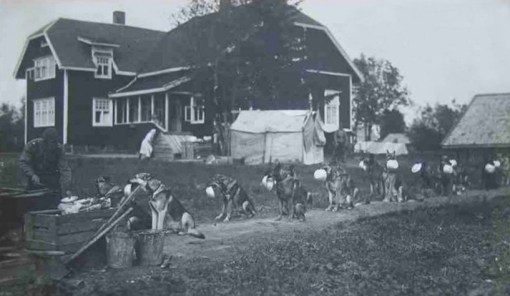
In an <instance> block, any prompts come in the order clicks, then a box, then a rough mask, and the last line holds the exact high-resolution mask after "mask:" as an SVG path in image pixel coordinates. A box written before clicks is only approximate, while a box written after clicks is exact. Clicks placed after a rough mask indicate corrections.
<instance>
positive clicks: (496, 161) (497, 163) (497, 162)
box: [492, 160, 501, 168]
mask: <svg viewBox="0 0 510 296" xmlns="http://www.w3.org/2000/svg"><path fill="white" fill-rule="evenodd" d="M492 163H493V164H494V166H495V167H496V168H499V167H500V166H501V162H500V161H499V160H495V161H493V162H492Z"/></svg>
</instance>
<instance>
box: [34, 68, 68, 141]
mask: <svg viewBox="0 0 510 296" xmlns="http://www.w3.org/2000/svg"><path fill="white" fill-rule="evenodd" d="M63 77H64V72H63V71H61V70H58V69H57V70H56V71H55V78H52V79H47V80H40V81H34V80H33V79H27V86H26V87H27V104H26V106H27V140H28V141H30V140H32V139H35V138H38V137H40V136H41V134H42V132H43V131H44V130H45V129H46V127H38V128H36V127H34V100H35V99H42V98H49V97H54V98H55V126H54V127H55V129H56V130H57V132H58V134H59V136H60V140H61V141H62V139H63V128H62V127H63V126H62V124H63V92H64V87H63V81H64V78H63Z"/></svg>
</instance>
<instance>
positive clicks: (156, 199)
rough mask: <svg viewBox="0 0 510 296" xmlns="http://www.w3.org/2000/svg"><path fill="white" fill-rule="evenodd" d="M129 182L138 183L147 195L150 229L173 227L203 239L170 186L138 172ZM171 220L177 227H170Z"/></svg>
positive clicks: (185, 233)
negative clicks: (150, 221)
mask: <svg viewBox="0 0 510 296" xmlns="http://www.w3.org/2000/svg"><path fill="white" fill-rule="evenodd" d="M130 183H131V184H138V185H139V186H141V187H142V189H144V190H145V191H146V192H147V193H148V195H149V201H148V204H149V208H150V210H151V216H152V229H153V230H164V229H174V230H176V232H178V233H179V234H180V235H190V236H193V237H196V238H201V239H204V238H205V236H204V235H203V234H202V233H201V232H200V231H198V230H197V229H196V224H195V220H194V219H193V216H192V215H191V214H190V213H189V211H187V210H186V208H184V206H183V205H182V204H181V202H180V201H179V200H178V199H177V198H175V197H174V196H173V194H172V191H171V190H170V188H168V187H166V186H165V185H164V184H163V183H162V182H161V181H160V180H157V179H153V178H152V177H150V175H149V174H138V175H136V176H135V178H133V179H131V180H130ZM172 222H176V223H177V227H175V228H174V227H172Z"/></svg>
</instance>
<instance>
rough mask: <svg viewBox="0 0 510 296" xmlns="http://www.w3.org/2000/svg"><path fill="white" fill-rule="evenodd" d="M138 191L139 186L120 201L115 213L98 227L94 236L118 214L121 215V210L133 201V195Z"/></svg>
mask: <svg viewBox="0 0 510 296" xmlns="http://www.w3.org/2000/svg"><path fill="white" fill-rule="evenodd" d="M139 189H140V186H138V187H136V188H135V190H133V192H131V194H130V195H129V196H128V197H127V198H125V199H124V200H123V201H121V204H120V205H119V207H118V208H117V210H116V211H115V213H113V215H112V216H111V217H110V219H108V221H106V222H105V223H104V224H103V225H101V227H99V229H98V230H97V231H96V234H98V233H99V232H101V231H102V230H103V229H104V228H105V227H106V226H107V225H108V224H110V222H112V221H113V219H115V218H116V217H117V216H118V215H119V214H120V213H122V210H123V209H124V208H125V207H126V205H127V204H128V203H129V202H130V201H131V200H133V198H134V196H135V193H137V192H138V190H139Z"/></svg>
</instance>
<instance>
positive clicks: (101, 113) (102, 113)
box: [92, 98, 113, 126]
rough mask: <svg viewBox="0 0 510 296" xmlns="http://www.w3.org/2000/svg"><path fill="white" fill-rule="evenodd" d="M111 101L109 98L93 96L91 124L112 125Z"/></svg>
mask: <svg viewBox="0 0 510 296" xmlns="http://www.w3.org/2000/svg"><path fill="white" fill-rule="evenodd" d="M112 114H113V102H112V100H110V99H102V98H93V100H92V126H112V125H113V117H112Z"/></svg>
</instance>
